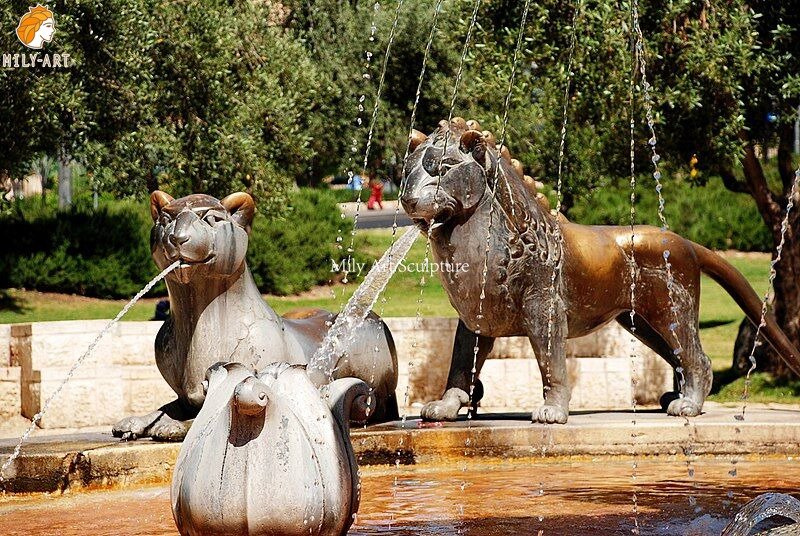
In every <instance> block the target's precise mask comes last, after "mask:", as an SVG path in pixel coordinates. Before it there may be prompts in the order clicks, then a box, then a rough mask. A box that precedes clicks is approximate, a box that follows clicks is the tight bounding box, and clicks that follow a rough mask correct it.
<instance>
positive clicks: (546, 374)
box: [527, 299, 570, 424]
mask: <svg viewBox="0 0 800 536" xmlns="http://www.w3.org/2000/svg"><path fill="white" fill-rule="evenodd" d="M541 303H547V304H549V299H548V300H545V301H544V302H540V304H541ZM559 309H561V308H560V307H558V306H557V307H556V311H555V312H554V314H553V322H552V326H548V325H547V322H546V321H545V322H544V323H543V324H544V325H539V324H538V323H536V320H540V318H539V317H537V316H533V315H529V316H528V318H529V319H531V320H529V323H528V326H527V331H528V338H529V339H530V341H531V346H533V351H534V353H535V354H536V360H537V361H538V363H539V370H540V371H541V374H542V389H543V395H544V404H543V405H541V406H540V407H538V408H536V409H534V410H533V412H532V413H531V421H532V422H539V423H547V424H553V423H558V424H564V423H566V422H567V417H568V416H569V399H570V388H569V383H568V379H567V355H566V339H567V317H566V314H565V313H564V312H563V310H561V311H559ZM548 341H550V344H549V346H548Z"/></svg>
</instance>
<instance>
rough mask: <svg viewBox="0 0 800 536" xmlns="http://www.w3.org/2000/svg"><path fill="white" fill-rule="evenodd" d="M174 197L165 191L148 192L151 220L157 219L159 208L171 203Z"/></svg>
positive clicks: (159, 212)
mask: <svg viewBox="0 0 800 536" xmlns="http://www.w3.org/2000/svg"><path fill="white" fill-rule="evenodd" d="M174 200H175V199H174V198H173V197H172V196H171V195H169V194H168V193H166V192H162V191H161V190H156V191H155V192H153V193H152V194H150V216H152V217H153V221H158V215H159V214H161V209H162V208H164V207H165V206H167V205H169V204H170V203H172V202H173V201H174Z"/></svg>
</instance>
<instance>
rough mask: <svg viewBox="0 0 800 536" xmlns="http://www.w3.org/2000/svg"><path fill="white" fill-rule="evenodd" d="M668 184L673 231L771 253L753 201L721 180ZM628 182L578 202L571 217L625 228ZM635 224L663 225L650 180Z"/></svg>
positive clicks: (714, 244)
mask: <svg viewBox="0 0 800 536" xmlns="http://www.w3.org/2000/svg"><path fill="white" fill-rule="evenodd" d="M662 182H663V184H664V190H663V194H664V198H665V200H666V204H665V216H666V218H667V222H668V223H669V225H670V229H672V230H673V231H675V232H676V233H678V234H679V235H681V236H683V237H685V238H688V239H689V240H692V241H694V242H697V243H699V244H703V245H704V246H706V247H709V248H712V249H738V250H741V251H772V249H773V244H772V238H771V236H770V233H769V231H768V230H767V227H766V225H764V221H763V220H762V219H761V216H760V215H759V213H758V209H756V206H755V204H754V202H753V199H752V198H751V197H750V196H747V195H743V194H736V193H733V192H731V191H729V190H727V189H726V188H725V187H724V186H723V185H722V184H721V181H720V180H718V179H712V180H710V181H709V182H708V185H707V186H693V185H692V184H690V183H688V182H686V181H682V180H680V179H672V178H667V179H665V180H663V181H662ZM629 188H630V187H629V185H628V184H627V183H621V184H619V185H615V184H614V183H611V184H609V185H606V186H604V187H602V188H598V189H597V190H594V191H593V192H592V193H590V194H589V195H588V196H586V197H581V198H579V199H578V200H577V201H576V204H575V206H574V207H573V208H572V209H570V211H569V217H570V219H572V220H573V221H575V222H578V223H586V224H595V225H620V224H622V225H625V224H627V223H628V222H629V221H630V219H629V218H630V189H629ZM636 195H637V201H636V220H637V223H645V224H649V225H660V223H659V220H658V198H657V195H656V192H655V187H654V185H653V184H652V179H649V180H647V179H645V178H642V179H641V180H640V181H639V185H638V186H637V191H636Z"/></svg>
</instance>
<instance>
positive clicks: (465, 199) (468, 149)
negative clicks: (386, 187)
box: [401, 118, 498, 228]
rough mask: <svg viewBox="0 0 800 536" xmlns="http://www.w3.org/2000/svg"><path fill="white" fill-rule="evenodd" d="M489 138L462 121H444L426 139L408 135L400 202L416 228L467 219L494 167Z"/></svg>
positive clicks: (472, 123)
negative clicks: (409, 137) (408, 153)
mask: <svg viewBox="0 0 800 536" xmlns="http://www.w3.org/2000/svg"><path fill="white" fill-rule="evenodd" d="M487 134H488V133H486V132H485V131H484V132H482V131H481V130H480V125H478V124H477V123H476V122H473V121H469V122H465V121H464V120H463V119H460V118H456V119H454V120H453V121H452V122H450V123H449V124H448V122H447V121H442V122H441V123H439V128H438V129H437V130H436V131H434V133H433V134H431V135H430V136H425V135H423V134H422V133H420V132H416V131H415V132H414V134H412V137H411V149H412V151H413V152H412V153H411V154H410V155H409V157H408V159H407V160H406V165H405V190H404V192H403V196H402V198H401V202H402V204H403V208H404V209H405V211H406V213H407V214H408V215H409V217H411V219H412V220H414V222H415V223H417V224H418V225H419V226H420V227H422V228H427V227H428V226H429V225H432V224H440V223H444V222H445V221H447V220H449V219H451V218H453V217H458V216H460V215H462V214H464V213H468V212H470V211H471V210H473V209H474V208H475V206H476V205H477V204H478V203H479V202H480V200H481V199H482V198H483V195H484V193H485V191H486V186H487V181H488V180H491V179H492V178H494V174H495V172H496V166H497V165H498V159H497V154H496V152H495V151H494V150H492V149H491V148H490V144H491V143H492V142H493V140H492V139H491V138H490V137H489V135H487Z"/></svg>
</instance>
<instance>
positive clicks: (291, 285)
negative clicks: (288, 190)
mask: <svg viewBox="0 0 800 536" xmlns="http://www.w3.org/2000/svg"><path fill="white" fill-rule="evenodd" d="M54 205H55V199H52V198H48V199H47V200H45V202H43V200H41V199H30V200H25V201H23V202H20V203H17V204H15V205H14V206H13V208H12V209H11V210H10V211H8V212H7V213H6V214H5V215H2V216H0V232H2V235H3V236H4V237H7V238H6V239H5V240H3V241H0V288H27V289H31V290H40V291H50V292H63V293H71V294H81V295H85V296H93V297H98V298H126V297H130V296H131V295H133V294H135V293H136V292H137V291H138V290H139V289H140V288H142V286H144V284H145V283H146V282H147V281H149V280H150V279H151V278H153V277H154V276H155V275H156V274H157V273H158V269H157V268H156V266H155V264H154V263H153V261H152V259H151V257H150V228H151V226H152V221H151V219H150V215H149V209H148V208H147V206H146V204H145V203H140V202H133V201H115V200H109V201H103V202H102V203H101V205H100V207H99V208H98V209H97V210H94V209H92V208H91V206H90V200H88V199H87V200H81V201H79V202H77V203H76V206H75V207H73V208H72V209H71V210H68V211H61V212H59V211H57V210H56V209H55V206H54ZM351 225H352V222H351V221H350V220H342V218H341V216H340V213H339V210H338V209H337V207H336V199H335V197H334V196H333V195H332V194H331V193H330V192H326V191H323V190H311V189H302V190H298V191H296V192H293V194H292V195H291V201H290V204H289V206H288V207H287V208H286V209H285V210H284V211H283V213H282V214H281V215H280V216H275V215H270V214H264V213H258V214H257V215H256V217H255V220H254V222H253V231H252V234H251V238H250V245H249V247H248V253H247V259H248V264H249V266H250V268H251V270H252V272H253V277H254V278H255V281H256V284H257V285H258V287H259V288H260V289H261V291H262V292H267V293H274V294H292V293H297V292H302V291H304V290H308V289H309V288H311V287H312V286H314V285H316V284H319V283H324V282H326V281H328V280H329V279H330V278H331V272H330V270H331V261H330V259H331V255H333V254H334V253H335V252H336V251H337V249H336V247H335V242H336V235H337V230H338V229H342V236H344V237H348V236H349V233H348V229H349V228H350V226H351ZM164 291H165V290H164V286H163V284H161V285H159V286H157V287H156V289H154V291H153V294H163V293H164Z"/></svg>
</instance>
